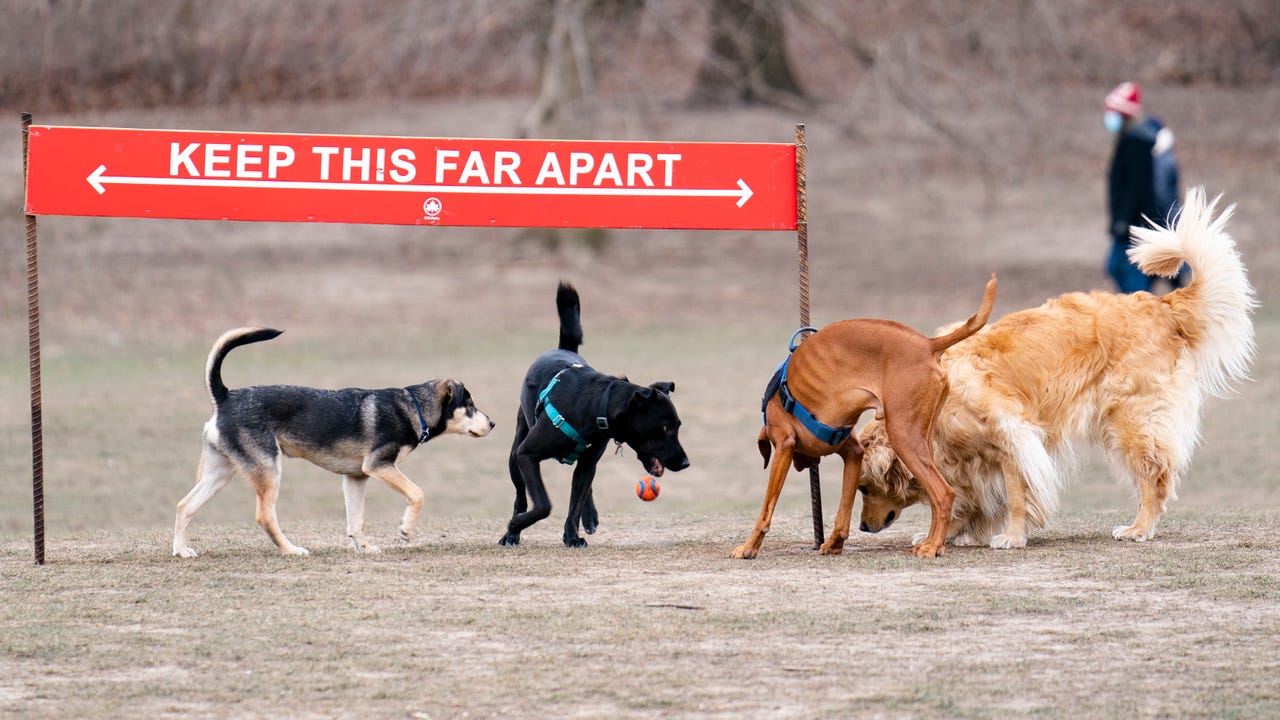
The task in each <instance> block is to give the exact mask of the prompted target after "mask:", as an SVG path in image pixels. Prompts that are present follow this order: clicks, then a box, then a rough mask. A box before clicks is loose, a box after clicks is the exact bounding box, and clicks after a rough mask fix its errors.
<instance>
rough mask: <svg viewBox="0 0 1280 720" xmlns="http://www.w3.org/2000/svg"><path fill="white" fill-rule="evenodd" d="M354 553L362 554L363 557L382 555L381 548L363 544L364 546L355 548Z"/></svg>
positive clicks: (371, 544)
mask: <svg viewBox="0 0 1280 720" xmlns="http://www.w3.org/2000/svg"><path fill="white" fill-rule="evenodd" d="M356 552H358V553H363V554H365V555H380V554H382V548H380V547H378V546H377V545H374V544H373V543H365V544H364V545H360V546H357V547H356Z"/></svg>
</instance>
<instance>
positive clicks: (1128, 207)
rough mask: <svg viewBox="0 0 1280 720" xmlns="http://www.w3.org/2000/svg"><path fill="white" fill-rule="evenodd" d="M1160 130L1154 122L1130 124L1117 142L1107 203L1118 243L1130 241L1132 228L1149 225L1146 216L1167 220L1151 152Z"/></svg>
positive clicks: (1108, 175)
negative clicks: (1157, 190)
mask: <svg viewBox="0 0 1280 720" xmlns="http://www.w3.org/2000/svg"><path fill="white" fill-rule="evenodd" d="M1155 144H1156V129H1155V128H1153V127H1152V125H1151V123H1147V122H1136V123H1130V124H1129V125H1128V126H1127V127H1126V128H1125V129H1124V131H1123V132H1122V133H1121V134H1120V137H1119V139H1117V140H1116V150H1115V154H1114V155H1113V156H1112V157H1111V170H1110V171H1109V172H1108V173H1107V203H1108V205H1109V207H1110V209H1111V226H1110V228H1109V232H1110V233H1111V236H1112V237H1113V238H1115V239H1116V241H1117V242H1123V243H1128V242H1129V226H1130V225H1146V222H1145V221H1144V220H1143V219H1142V217H1143V216H1144V215H1145V216H1147V217H1149V218H1151V219H1152V220H1156V219H1163V216H1162V215H1161V213H1160V208H1159V207H1158V206H1157V205H1156V196H1155V183H1154V179H1153V163H1152V158H1151V150H1152V148H1154V147H1155Z"/></svg>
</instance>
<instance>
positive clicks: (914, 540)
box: [911, 532, 929, 547]
mask: <svg viewBox="0 0 1280 720" xmlns="http://www.w3.org/2000/svg"><path fill="white" fill-rule="evenodd" d="M927 537H929V533H927V532H918V533H916V534H915V535H912V536H911V545H912V547H914V546H916V545H919V544H920V543H922V542H924V539H925V538H927Z"/></svg>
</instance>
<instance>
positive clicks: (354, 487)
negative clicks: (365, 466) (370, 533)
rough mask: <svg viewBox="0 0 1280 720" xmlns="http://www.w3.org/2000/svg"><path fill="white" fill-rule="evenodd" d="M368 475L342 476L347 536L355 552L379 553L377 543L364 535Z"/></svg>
mask: <svg viewBox="0 0 1280 720" xmlns="http://www.w3.org/2000/svg"><path fill="white" fill-rule="evenodd" d="M368 482H369V476H368V475H359V476H356V475H347V476H345V477H343V478H342V496H343V498H344V499H345V500H346V501H347V537H349V538H351V544H352V546H353V547H355V549H356V552H362V553H380V552H382V550H381V549H379V548H378V546H377V545H374V544H372V543H370V542H369V540H368V539H367V538H366V537H365V536H364V491H365V487H366V485H367V484H368Z"/></svg>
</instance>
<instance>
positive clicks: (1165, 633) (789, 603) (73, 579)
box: [0, 512, 1280, 718]
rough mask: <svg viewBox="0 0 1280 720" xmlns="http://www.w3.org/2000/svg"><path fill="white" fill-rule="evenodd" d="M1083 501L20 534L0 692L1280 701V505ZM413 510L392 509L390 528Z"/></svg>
mask: <svg viewBox="0 0 1280 720" xmlns="http://www.w3.org/2000/svg"><path fill="white" fill-rule="evenodd" d="M1120 519H1121V517H1120V516H1118V515H1114V516H1111V517H1108V516H1105V515H1104V516H1103V517H1088V518H1087V519H1085V518H1082V517H1080V516H1072V517H1069V518H1067V519H1065V520H1063V521H1061V522H1059V523H1058V524H1057V526H1056V527H1055V529H1054V530H1052V531H1050V532H1048V533H1045V534H1043V535H1041V536H1039V537H1037V538H1036V539H1035V540H1034V541H1033V542H1032V545H1031V547H1029V548H1028V549H1026V550H1025V551H1010V552H995V551H990V550H980V549H960V550H954V551H952V552H951V553H949V554H948V555H947V556H946V557H944V558H942V559H941V560H939V561H938V562H921V561H917V560H915V559H914V558H912V557H911V556H910V555H909V554H908V553H907V551H906V543H907V532H906V531H905V530H900V531H897V532H892V533H889V534H888V535H886V536H883V537H875V538H865V537H864V538H858V539H856V541H855V542H852V543H850V547H849V549H848V551H847V553H846V554H845V555H844V556H841V557H818V556H816V555H815V554H814V553H813V552H811V551H810V550H809V549H808V548H807V547H806V546H805V544H804V543H803V540H802V539H803V538H804V537H805V535H806V531H807V524H806V523H805V522H804V518H803V517H802V516H801V517H796V516H794V515H793V516H789V517H783V518H780V521H779V522H778V523H776V525H775V532H774V536H773V537H771V538H770V542H769V543H768V544H766V547H765V552H764V553H763V555H762V557H761V559H760V560H758V561H756V562H741V561H733V560H730V559H729V558H728V552H729V549H730V548H732V546H733V544H734V543H735V542H737V540H738V539H740V538H739V536H740V534H741V533H742V532H745V529H746V528H747V526H748V522H749V518H748V516H747V515H745V514H738V515H724V514H721V515H698V514H687V513H681V514H678V515H667V514H660V515H659V514H654V513H648V512H646V513H643V514H640V513H628V514H626V515H623V516H618V515H613V516H611V517H606V523H605V525H604V526H603V527H602V530H601V534H599V535H597V536H596V538H594V540H595V544H594V545H593V546H592V547H591V548H589V549H587V550H585V551H571V550H567V549H565V548H563V547H561V546H560V543H559V541H558V533H541V534H533V535H532V536H531V537H529V538H528V539H529V541H530V542H528V544H527V545H526V546H522V547H520V548H518V549H506V548H500V547H498V546H497V545H496V544H495V543H494V539H495V537H496V536H497V533H498V532H499V526H500V523H497V522H495V521H493V520H489V519H485V520H445V521H443V522H439V521H437V522H431V523H429V525H430V528H429V530H428V532H427V533H426V534H425V536H424V537H423V539H421V540H419V541H416V542H414V543H412V544H410V545H408V546H407V547H406V546H392V547H388V548H387V552H386V554H384V555H382V556H380V557H356V556H354V555H353V554H351V553H350V552H349V551H348V550H347V549H346V548H345V547H343V545H342V544H341V543H340V542H339V538H337V537H335V533H334V532H333V530H334V528H333V527H332V525H333V524H332V523H329V524H328V526H326V527H321V526H319V525H317V524H316V523H303V524H297V523H295V528H294V530H295V535H296V536H297V537H298V539H299V540H301V541H303V542H309V544H310V545H311V548H312V550H313V551H315V555H314V556H312V557H310V558H306V559H294V558H282V557H279V556H277V555H276V554H275V553H274V552H273V551H272V550H271V549H270V548H269V547H268V545H267V543H266V541H265V539H264V538H263V537H261V536H260V534H259V533H258V532H257V531H256V529H253V528H249V527H246V526H245V525H244V524H241V525H240V526H239V527H237V528H227V527H222V528H207V527H205V528H201V529H200V531H199V532H198V534H197V541H198V542H199V544H200V545H201V546H202V547H203V548H205V549H206V554H205V555H204V556H203V557H202V558H199V559H197V560H195V561H193V562H182V561H178V560H174V559H172V558H169V557H167V554H166V552H165V546H166V543H167V537H166V536H165V534H164V533H163V532H159V531H137V530H130V531H118V532H110V533H107V532H96V533H77V534H74V535H70V536H68V535H64V534H59V535H58V539H57V541H56V543H55V558H56V559H55V562H54V563H53V564H51V565H49V566H48V567H44V568H35V567H32V566H30V565H29V564H27V563H26V562H24V561H23V559H22V556H23V555H24V554H25V551H26V549H25V548H24V547H23V546H22V543H20V542H16V541H12V540H11V541H8V542H5V543H4V545H3V548H2V549H0V553H2V556H0V557H2V558H3V559H2V560H0V579H2V580H3V588H4V589H3V590H2V591H0V593H3V595H4V602H2V603H0V628H3V632H2V633H0V638H3V640H0V658H3V660H0V670H2V671H3V672H2V673H0V677H3V678H4V680H3V681H0V712H4V713H6V714H12V715H14V716H23V717H33V716H35V717H41V716H44V717H72V716H74V717H124V716H131V717H137V716H139V715H145V716H147V717H196V718H200V717H210V718H214V717H228V716H236V717H406V716H407V717H433V718H451V717H490V716H494V717H501V716H519V717H603V716H609V717H635V718H641V717H671V716H676V717H743V716H751V717H815V716H841V717H854V716H872V717H879V716H886V715H907V716H920V717H939V716H947V717H990V716H992V715H1003V714H1009V715H1016V716H1024V717H1025V716H1052V717H1062V716H1069V717H1115V716H1116V715H1127V716H1137V717H1167V716H1178V717H1216V718H1222V717H1241V718H1247V717H1263V716H1269V715H1272V714H1274V713H1275V712H1276V711H1277V710H1278V709H1280V694H1277V692H1276V689H1275V686H1274V683H1269V682H1266V681H1260V679H1262V678H1266V677H1268V676H1269V675H1270V674H1271V673H1272V672H1273V670H1274V668H1275V666H1276V664H1277V663H1280V647H1277V646H1276V644H1275V643H1270V642H1265V641H1263V640H1262V639H1263V638H1270V637H1274V636H1275V635H1276V633H1277V632H1280V619H1277V616H1276V614H1275V612H1274V607H1275V603H1276V602H1277V600H1280V580H1277V578H1278V577H1280V561H1278V560H1277V559H1276V558H1277V554H1278V551H1280V528H1277V527H1276V520H1275V517H1274V516H1273V515H1272V516H1263V517H1250V516H1244V517H1242V516H1240V515H1238V514H1229V515H1228V514H1194V515H1193V516H1192V517H1190V518H1188V517H1187V516H1186V514H1185V513H1176V514H1175V515H1174V517H1173V518H1171V520H1170V521H1169V522H1167V523H1166V524H1165V525H1164V527H1163V528H1162V530H1163V532H1162V533H1161V535H1160V537H1159V539H1158V541H1156V542H1153V543H1149V544H1147V545H1134V544H1126V543H1118V542H1116V541H1113V540H1111V539H1110V538H1109V537H1108V536H1107V533H1106V526H1107V525H1108V524H1109V523H1110V522H1112V521H1118V520H1120ZM388 525H389V524H384V527H388Z"/></svg>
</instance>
